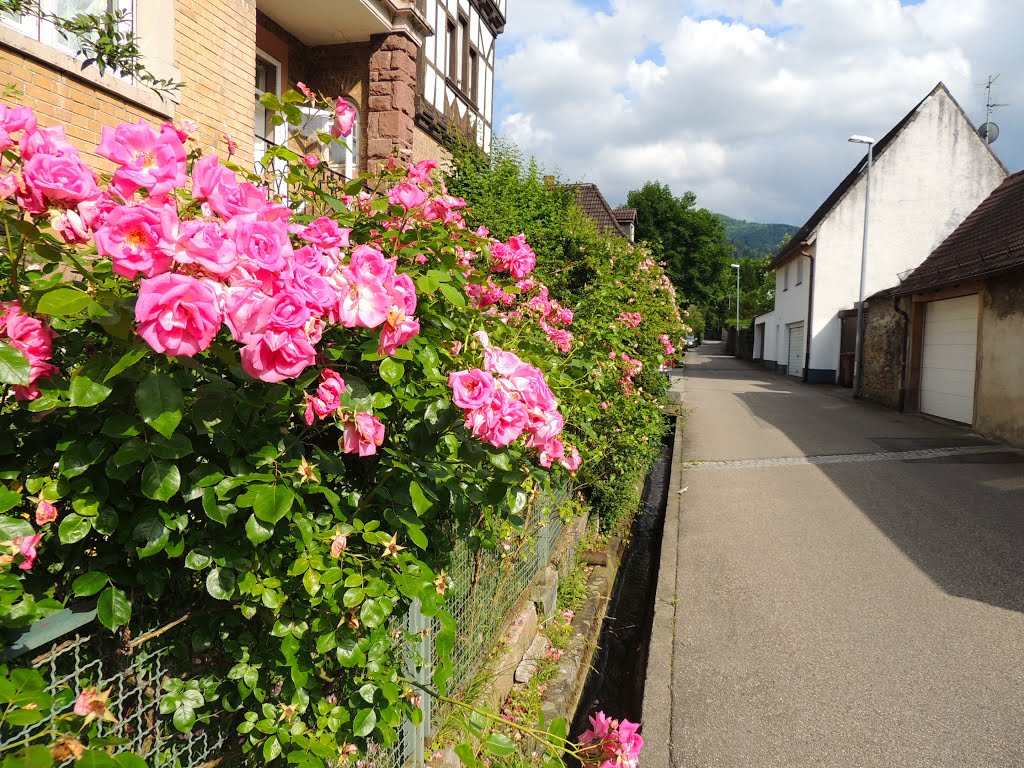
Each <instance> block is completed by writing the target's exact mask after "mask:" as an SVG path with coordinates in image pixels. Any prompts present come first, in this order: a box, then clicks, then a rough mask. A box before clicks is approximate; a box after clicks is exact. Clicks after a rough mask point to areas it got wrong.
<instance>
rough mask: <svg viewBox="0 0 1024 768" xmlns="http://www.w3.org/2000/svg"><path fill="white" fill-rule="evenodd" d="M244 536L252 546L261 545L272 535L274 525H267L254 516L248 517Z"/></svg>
mask: <svg viewBox="0 0 1024 768" xmlns="http://www.w3.org/2000/svg"><path fill="white" fill-rule="evenodd" d="M245 535H246V536H247V537H248V539H249V541H251V542H252V543H253V545H256V544H262V543H263V542H264V541H266V540H267V539H269V538H270V537H271V536H273V535H274V524H273V523H271V524H269V525H267V524H265V523H263V522H262V521H261V520H260V519H259V518H258V517H256V515H255V514H252V515H249V519H248V520H246V521H245Z"/></svg>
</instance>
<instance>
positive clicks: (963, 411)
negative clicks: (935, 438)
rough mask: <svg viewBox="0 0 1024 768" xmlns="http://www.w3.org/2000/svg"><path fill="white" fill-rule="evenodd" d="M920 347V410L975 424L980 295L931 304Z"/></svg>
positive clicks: (926, 312) (927, 307) (926, 314)
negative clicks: (975, 376) (975, 373)
mask: <svg viewBox="0 0 1024 768" xmlns="http://www.w3.org/2000/svg"><path fill="white" fill-rule="evenodd" d="M923 341H924V344H923V346H922V348H921V411H922V412H923V413H930V414H932V415H933V416H941V417H942V418H944V419H951V420H952V421H961V422H963V423H965V424H971V423H972V422H973V421H974V369H975V363H976V360H977V352H978V296H977V294H974V295H972V296H961V297H960V298H958V299H944V300H943V301H933V302H930V303H929V304H928V305H927V306H926V307H925V312H924V340H923Z"/></svg>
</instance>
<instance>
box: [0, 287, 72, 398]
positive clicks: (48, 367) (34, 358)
mask: <svg viewBox="0 0 1024 768" xmlns="http://www.w3.org/2000/svg"><path fill="white" fill-rule="evenodd" d="M0 339H2V340H4V341H6V342H7V343H8V344H10V345H11V346H12V347H14V348H15V349H16V350H18V351H19V352H21V353H22V354H23V355H24V356H25V357H26V359H28V362H29V379H28V382H29V383H28V385H23V384H19V385H15V386H14V387H12V389H13V390H14V396H15V398H17V399H18V400H35V399H36V398H38V397H39V394H40V393H39V386H38V385H37V384H36V382H37V381H38V380H39V379H46V378H49V377H50V376H52V375H53V374H55V373H57V371H58V370H59V369H58V368H57V366H55V365H53V364H51V363H50V356H51V355H52V354H53V332H52V331H51V330H50V329H49V328H48V327H47V326H46V325H45V324H44V323H43V321H42V320H39V319H38V318H35V317H32V316H31V315H27V314H25V313H23V312H22V310H21V305H20V304H18V303H17V302H10V303H7V304H3V303H0Z"/></svg>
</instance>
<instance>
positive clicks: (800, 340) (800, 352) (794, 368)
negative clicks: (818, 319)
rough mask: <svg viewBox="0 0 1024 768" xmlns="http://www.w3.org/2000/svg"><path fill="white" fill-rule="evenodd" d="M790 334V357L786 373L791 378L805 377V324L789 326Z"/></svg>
mask: <svg viewBox="0 0 1024 768" xmlns="http://www.w3.org/2000/svg"><path fill="white" fill-rule="evenodd" d="M786 330H787V331H788V333H789V356H788V362H787V363H786V373H788V374H789V375H790V376H801V377H802V376H803V375H804V324H803V323H797V324H796V325H790V326H787V328H786Z"/></svg>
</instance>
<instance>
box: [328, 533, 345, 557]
mask: <svg viewBox="0 0 1024 768" xmlns="http://www.w3.org/2000/svg"><path fill="white" fill-rule="evenodd" d="M347 548H348V537H347V536H345V535H344V534H342V533H339V534H338V535H337V536H335V537H334V538H333V539H331V557H341V553H342V552H344V551H345V550H346V549H347Z"/></svg>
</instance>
